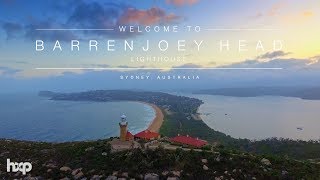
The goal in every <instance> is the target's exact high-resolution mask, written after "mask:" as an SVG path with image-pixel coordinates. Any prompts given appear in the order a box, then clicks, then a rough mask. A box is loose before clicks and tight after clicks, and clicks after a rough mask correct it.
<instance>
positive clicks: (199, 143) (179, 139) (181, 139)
mask: <svg viewBox="0 0 320 180" xmlns="http://www.w3.org/2000/svg"><path fill="white" fill-rule="evenodd" d="M170 140H171V142H174V143H179V144H185V145H189V146H193V147H197V148H201V147H203V146H205V145H207V144H208V142H207V141H205V140H202V139H199V138H193V137H190V136H188V135H187V136H180V135H178V136H176V137H174V138H171V139H170Z"/></svg>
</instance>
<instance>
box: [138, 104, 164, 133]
mask: <svg viewBox="0 0 320 180" xmlns="http://www.w3.org/2000/svg"><path fill="white" fill-rule="evenodd" d="M141 103H143V104H146V105H149V106H151V107H152V108H153V109H154V111H155V117H154V118H153V120H152V121H151V123H150V124H149V125H148V128H147V129H148V130H149V131H152V132H157V133H158V132H159V131H160V128H161V126H162V123H163V121H164V115H163V113H162V111H161V109H160V108H159V107H158V106H157V105H155V104H151V103H147V102H141Z"/></svg>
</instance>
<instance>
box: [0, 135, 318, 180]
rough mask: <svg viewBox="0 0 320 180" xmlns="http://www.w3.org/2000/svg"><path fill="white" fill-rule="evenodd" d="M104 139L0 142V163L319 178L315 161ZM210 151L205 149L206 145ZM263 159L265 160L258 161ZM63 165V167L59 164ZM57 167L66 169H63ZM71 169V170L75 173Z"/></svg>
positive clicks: (56, 174)
mask: <svg viewBox="0 0 320 180" xmlns="http://www.w3.org/2000/svg"><path fill="white" fill-rule="evenodd" d="M109 141H110V140H109V139H107V140H98V141H89V142H68V143H57V144H55V143H40V142H26V141H14V140H0V152H1V153H0V162H6V158H9V157H10V159H11V160H12V161H17V162H20V161H30V162H32V165H33V170H32V171H31V172H30V174H29V176H32V177H37V178H38V179H41V178H43V179H48V178H51V179H60V178H64V177H68V178H71V179H73V178H75V177H76V176H77V174H79V171H81V175H79V176H80V177H81V178H83V177H87V178H92V177H99V178H101V179H104V178H106V177H108V176H110V175H112V174H113V175H114V176H117V177H125V178H136V179H142V178H143V177H144V176H146V175H147V174H149V173H155V174H156V175H157V176H159V178H160V179H167V178H168V177H179V178H180V179H214V178H215V177H221V176H223V178H224V179H231V178H234V179H252V178H254V177H255V178H256V179H302V178H304V179H319V178H320V165H319V164H315V163H310V162H302V161H301V162H300V161H296V160H292V159H289V158H285V157H275V156H261V155H253V154H248V153H239V152H234V151H229V150H226V149H223V148H213V150H212V151H211V150H206V151H196V150H182V149H180V148H178V149H176V150H166V149H164V148H162V147H161V146H160V147H158V148H156V149H153V150H152V149H140V148H137V149H130V150H125V151H121V152H112V150H111V146H110V144H109ZM206 149H207V147H206ZM209 149H211V148H209ZM263 159H265V160H266V161H267V162H263ZM61 167H64V168H61ZM63 169H67V170H66V171H64V170H63ZM75 172H77V173H75ZM0 177H2V178H4V179H14V178H20V177H23V176H21V174H18V173H6V167H5V166H3V165H1V166H0Z"/></svg>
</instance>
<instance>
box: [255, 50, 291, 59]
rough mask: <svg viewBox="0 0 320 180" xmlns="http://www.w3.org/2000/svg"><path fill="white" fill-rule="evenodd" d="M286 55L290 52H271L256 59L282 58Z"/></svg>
mask: <svg viewBox="0 0 320 180" xmlns="http://www.w3.org/2000/svg"><path fill="white" fill-rule="evenodd" d="M288 54H291V53H290V52H284V51H273V52H267V53H265V54H262V55H260V56H258V57H257V59H273V58H278V57H283V56H286V55H288Z"/></svg>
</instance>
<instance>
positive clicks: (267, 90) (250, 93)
mask: <svg viewBox="0 0 320 180" xmlns="http://www.w3.org/2000/svg"><path fill="white" fill-rule="evenodd" d="M192 93H193V94H207V95H221V96H234V97H257V96H283V97H296V98H301V99H307V100H320V86H319V87H235V88H217V89H203V90H197V91H193V92H192Z"/></svg>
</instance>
